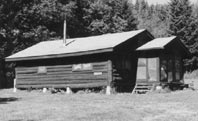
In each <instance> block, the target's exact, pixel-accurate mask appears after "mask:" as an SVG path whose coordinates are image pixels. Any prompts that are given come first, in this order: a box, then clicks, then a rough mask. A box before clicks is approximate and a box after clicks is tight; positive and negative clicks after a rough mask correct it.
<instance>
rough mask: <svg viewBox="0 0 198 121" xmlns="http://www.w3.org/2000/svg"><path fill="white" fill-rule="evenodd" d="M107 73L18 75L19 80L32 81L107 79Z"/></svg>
mask: <svg viewBox="0 0 198 121" xmlns="http://www.w3.org/2000/svg"><path fill="white" fill-rule="evenodd" d="M106 76H107V73H102V75H94V73H89V74H56V75H55V74H52V75H51V74H35V75H28V74H27V75H20V74H18V75H17V79H31V78H34V79H36V78H41V79H42V78H55V79H56V78H68V79H73V78H97V77H99V78H100V77H106Z"/></svg>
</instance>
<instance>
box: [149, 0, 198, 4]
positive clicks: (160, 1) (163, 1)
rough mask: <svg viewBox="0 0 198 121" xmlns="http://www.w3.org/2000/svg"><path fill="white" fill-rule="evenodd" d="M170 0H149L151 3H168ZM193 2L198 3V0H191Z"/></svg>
mask: <svg viewBox="0 0 198 121" xmlns="http://www.w3.org/2000/svg"><path fill="white" fill-rule="evenodd" d="M169 1H170V0H147V2H148V3H149V4H166V3H168V2H169ZM190 1H191V3H196V2H197V1H198V0H190Z"/></svg>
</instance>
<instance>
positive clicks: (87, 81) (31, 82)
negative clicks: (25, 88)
mask: <svg viewBox="0 0 198 121" xmlns="http://www.w3.org/2000/svg"><path fill="white" fill-rule="evenodd" d="M106 81H107V80H104V79H97V80H62V81H60V80H57V81H38V80H31V81H22V80H20V81H17V83H16V84H20V85H28V84H29V85H32V84H33V85H38V84H82V83H96V82H97V83H99V82H106Z"/></svg>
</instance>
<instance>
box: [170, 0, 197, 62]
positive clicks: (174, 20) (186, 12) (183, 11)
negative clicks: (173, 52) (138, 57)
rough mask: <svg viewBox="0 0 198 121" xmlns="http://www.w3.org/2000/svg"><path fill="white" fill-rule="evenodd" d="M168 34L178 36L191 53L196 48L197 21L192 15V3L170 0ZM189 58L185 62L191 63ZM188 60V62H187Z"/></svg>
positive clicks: (183, 0)
mask: <svg viewBox="0 0 198 121" xmlns="http://www.w3.org/2000/svg"><path fill="white" fill-rule="evenodd" d="M169 9H170V10H169V15H170V16H169V29H168V33H169V35H175V36H178V37H179V38H180V39H181V41H182V42H183V43H184V44H185V45H186V47H188V48H189V50H190V51H191V53H193V55H196V53H197V49H198V46H197V45H198V44H197V42H198V29H197V28H198V22H197V19H195V17H194V16H193V14H192V13H193V9H192V5H191V4H190V2H189V0H171V2H170V4H169ZM195 58H197V57H193V60H192V59H191V60H189V61H188V62H187V63H186V64H190V63H193V62H192V61H195V60H197V59H195ZM189 62H190V63H189Z"/></svg>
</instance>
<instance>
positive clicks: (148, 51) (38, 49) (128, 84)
mask: <svg viewBox="0 0 198 121" xmlns="http://www.w3.org/2000/svg"><path fill="white" fill-rule="evenodd" d="M153 39H154V37H153V36H152V35H151V34H150V33H149V32H148V31H147V30H136V31H129V32H121V33H112V34H104V35H98V36H91V37H83V38H73V39H67V40H66V43H65V42H64V41H63V40H52V41H44V42H40V43H38V44H36V45H33V46H32V47H29V48H27V49H25V50H22V51H20V52H18V53H16V54H13V55H11V56H9V57H7V58H6V61H7V62H15V63H16V68H15V79H16V88H68V87H69V88H71V89H74V88H94V87H110V88H111V89H112V90H114V91H116V92H131V91H132V90H133V88H134V86H135V85H136V82H137V83H138V82H146V83H149V82H153V83H155V82H160V81H161V80H160V76H161V74H160V71H159V70H160V67H161V65H162V64H163V63H164V62H163V61H165V60H166V63H165V65H167V61H169V60H171V61H173V62H174V63H175V59H177V60H179V64H180V63H181V60H182V57H183V56H185V54H187V52H188V51H187V50H186V48H185V46H184V45H183V44H182V43H181V42H180V40H179V39H178V38H176V37H172V38H168V39H167V38H165V39H164V38H158V39H154V40H153ZM158 42H159V44H157V43H158ZM178 43H179V46H177V44H178ZM175 46H177V47H178V48H177V47H176V48H175ZM170 48H171V49H172V51H173V52H174V54H173V53H172V51H170V52H169V49H170ZM175 50H176V51H175ZM178 53H179V54H178ZM183 54H184V55H183ZM174 55H179V56H177V57H176V56H174ZM180 55H181V56H180ZM138 58H139V59H138ZM173 58H174V59H173ZM149 59H153V60H155V61H152V62H154V65H155V66H149V65H150V63H149V61H148V60H149ZM142 60H146V61H145V63H143V66H145V68H144V69H146V70H145V72H144V69H141V64H140V63H141V61H142ZM143 62H144V61H143ZM173 62H172V64H173ZM179 66H181V65H179ZM142 68H143V67H142ZM153 68H155V69H154V71H152V74H153V75H155V76H153V77H152V76H151V75H152V74H150V71H149V70H150V69H151V70H152V69H153ZM175 70H176V71H178V70H177V69H175ZM176 71H175V72H176ZM175 72H173V74H172V78H173V79H175V78H177V77H178V75H177V74H176V73H175ZM142 73H145V75H146V76H145V78H140V76H139V75H140V74H142ZM179 73H181V70H180V67H179ZM149 74H150V75H149ZM154 77H155V80H153V78H154ZM179 77H181V78H182V76H181V75H179ZM151 80H152V81H151Z"/></svg>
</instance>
